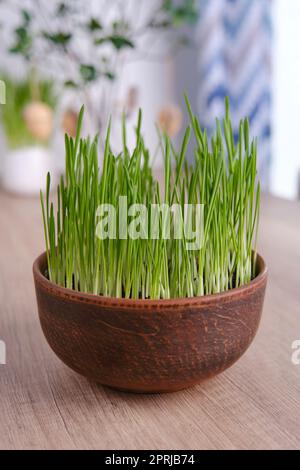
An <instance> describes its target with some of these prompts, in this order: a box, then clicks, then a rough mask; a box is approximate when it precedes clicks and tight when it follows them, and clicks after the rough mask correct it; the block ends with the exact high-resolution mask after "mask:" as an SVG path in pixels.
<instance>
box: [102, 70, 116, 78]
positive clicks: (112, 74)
mask: <svg viewBox="0 0 300 470" xmlns="http://www.w3.org/2000/svg"><path fill="white" fill-rule="evenodd" d="M104 76H105V77H106V78H108V80H114V79H115V78H116V76H115V74H114V73H113V72H105V73H104Z"/></svg>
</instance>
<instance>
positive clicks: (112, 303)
mask: <svg viewBox="0 0 300 470" xmlns="http://www.w3.org/2000/svg"><path fill="white" fill-rule="evenodd" d="M46 263H47V261H46V252H45V251H44V252H43V253H42V254H41V255H40V256H38V257H37V258H36V260H35V261H34V263H33V268H32V269H33V276H34V280H35V282H36V284H38V285H39V286H40V287H41V288H42V289H44V290H46V291H48V292H49V293H51V294H52V295H54V296H56V297H61V298H63V299H68V300H72V301H77V302H83V303H89V304H95V305H99V307H100V306H103V307H111V308H116V307H117V308H125V309H126V308H130V309H144V308H146V309H148V308H155V307H164V308H166V309H168V308H174V307H190V306H197V307H201V306H207V305H210V304H218V303H224V302H227V301H231V300H233V299H234V298H240V297H241V296H243V295H247V294H250V293H251V292H253V291H255V290H257V289H258V288H259V287H261V286H262V285H263V284H265V283H266V280H267V276H268V269H267V266H266V263H265V261H264V259H263V258H262V256H260V255H259V254H258V253H257V266H258V274H257V275H256V277H255V278H254V279H253V280H252V281H251V282H249V283H248V284H245V285H244V286H242V287H237V288H234V289H230V290H228V291H226V292H222V293H219V294H210V295H204V296H201V297H184V298H176V299H136V300H134V299H125V298H117V297H104V296H100V295H96V294H92V293H84V292H79V291H75V290H73V289H68V288H66V287H61V286H59V285H57V284H55V283H53V282H51V281H49V279H47V278H46V276H45V275H44V274H43V272H44V271H45V269H46Z"/></svg>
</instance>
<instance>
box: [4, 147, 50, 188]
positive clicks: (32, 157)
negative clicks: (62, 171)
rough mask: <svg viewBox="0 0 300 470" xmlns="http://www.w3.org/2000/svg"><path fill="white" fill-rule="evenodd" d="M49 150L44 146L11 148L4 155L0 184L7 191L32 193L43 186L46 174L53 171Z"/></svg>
mask: <svg viewBox="0 0 300 470" xmlns="http://www.w3.org/2000/svg"><path fill="white" fill-rule="evenodd" d="M53 160H54V159H53V155H52V154H51V152H50V151H49V150H48V149H46V148H44V147H39V146H37V147H27V148H20V149H17V150H12V151H9V152H8V153H6V155H5V156H4V162H3V168H2V186H3V187H4V188H5V189H7V190H8V191H12V192H14V193H19V194H28V195H34V194H38V193H39V191H40V189H44V188H45V184H46V175H47V172H48V171H50V172H51V175H53V174H54V173H53V172H54V162H53Z"/></svg>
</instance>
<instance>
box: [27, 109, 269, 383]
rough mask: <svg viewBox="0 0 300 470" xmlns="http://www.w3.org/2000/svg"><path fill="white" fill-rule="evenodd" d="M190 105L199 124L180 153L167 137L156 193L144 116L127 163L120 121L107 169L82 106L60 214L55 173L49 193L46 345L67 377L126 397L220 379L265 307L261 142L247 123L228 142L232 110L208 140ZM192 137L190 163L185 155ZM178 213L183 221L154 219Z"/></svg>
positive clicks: (40, 266) (40, 280)
mask: <svg viewBox="0 0 300 470" xmlns="http://www.w3.org/2000/svg"><path fill="white" fill-rule="evenodd" d="M186 102H187V108H188V111H189V115H190V121H191V125H190V126H189V127H188V128H187V130H186V133H185V136H184V139H183V143H182V146H181V149H180V150H179V152H177V151H176V150H175V149H174V147H173V145H172V143H171V142H170V139H169V138H168V137H167V136H166V135H165V136H161V147H162V152H163V155H164V162H165V167H164V188H163V191H162V192H161V189H160V185H159V183H158V182H157V181H156V180H155V178H154V176H153V174H152V171H151V160H150V156H149V152H148V151H147V148H146V146H145V143H144V140H143V137H142V134H141V113H140V114H139V119H138V123H137V126H136V147H135V149H134V151H133V152H132V153H131V152H130V151H129V150H128V148H127V144H126V123H125V120H124V121H123V148H122V150H121V152H120V153H119V154H118V155H114V154H113V153H112V151H111V147H110V125H109V126H108V131H107V135H106V140H105V150H104V158H103V168H102V172H100V171H99V168H98V158H97V139H95V140H93V141H91V140H90V139H81V138H80V127H81V123H82V115H83V110H82V111H81V115H80V119H79V126H78V131H77V135H76V138H75V139H72V138H69V137H67V136H66V178H65V179H63V178H62V179H61V181H60V184H59V185H58V188H57V204H56V213H55V210H54V205H53V203H52V202H51V201H50V198H49V193H50V176H49V175H48V178H47V188H46V197H45V201H44V196H43V194H42V193H41V203H42V213H43V221H44V228H45V240H46V253H45V254H43V255H42V256H41V257H40V258H39V259H38V260H37V261H36V262H35V264H34V277H35V283H36V292H37V299H38V306H39V314H40V319H41V324H42V327H43V330H44V332H45V335H46V337H47V339H48V341H49V344H50V346H51V347H52V348H53V349H54V351H55V352H56V353H57V354H58V355H59V356H60V357H61V358H62V359H63V360H64V361H65V362H66V363H67V364H68V365H70V366H71V367H72V368H73V369H75V370H77V371H78V372H80V373H83V374H84V375H86V376H88V377H90V378H93V379H95V380H98V381H99V382H101V383H104V384H106V385H111V386H114V387H116V388H120V389H126V390H133V391H148V392H149V391H171V390H178V389H180V388H184V387H186V386H188V385H191V384H194V383H196V382H198V381H199V380H201V379H203V378H206V377H208V376H211V375H213V374H216V373H218V372H220V371H221V370H224V369H225V368H226V367H228V366H229V365H231V364H232V363H233V362H234V361H235V360H237V359H238V358H239V357H240V356H241V354H242V353H243V352H244V351H245V350H246V349H247V347H248V346H249V344H250V342H251V341H252V339H253V337H254V335H255V333H256V330H257V327H258V323H259V319H260V315H261V311H262V305H263V298H264V290H265V286H266V278H267V273H266V268H265V265H264V262H263V260H262V258H261V257H260V256H259V255H257V253H256V248H255V246H256V236H257V226H258V218H259V203H260V187H259V183H258V182H257V174H256V173H257V172H256V160H257V145H256V141H255V140H254V141H253V142H250V138H249V124H248V120H247V119H245V120H243V121H241V124H240V135H239V142H238V144H237V145H236V144H235V143H234V139H233V133H232V126H231V121H230V115H229V103H228V101H227V102H226V115H225V118H224V120H223V122H222V124H221V123H220V122H219V121H218V120H217V123H216V132H215V134H214V136H213V137H212V139H211V142H210V143H209V141H208V137H207V133H206V131H205V130H202V129H201V128H200V125H199V121H198V119H197V117H196V116H195V115H194V114H193V111H192V109H191V106H190V104H189V102H188V100H186ZM191 130H192V131H193V133H194V137H195V147H194V163H193V164H189V163H188V162H187V159H186V153H187V150H188V144H189V140H190V134H191ZM124 198H125V199H124ZM124 200H126V204H127V206H126V208H125V206H124V205H122V204H123V203H124ZM174 204H175V206H176V208H178V209H179V213H180V216H179V218H178V217H175V215H174V213H173V212H170V213H169V216H166V215H165V213H164V211H163V210H159V211H158V212H155V213H154V212H153V211H152V208H153V206H155V208H157V206H158V207H159V208H160V209H162V208H163V209H166V208H167V207H173V205H174ZM187 206H188V208H190V211H186V210H185V208H186V207H187ZM128 207H129V210H127V209H128ZM132 207H134V211H131V209H130V208H132ZM99 208H100V210H99ZM111 208H116V210H115V212H114V211H112V214H110V215H112V217H111V218H109V217H107V214H109V213H110V210H111ZM102 209H103V210H102ZM125 209H126V210H125ZM149 209H150V210H149ZM180 209H182V211H181V212H180ZM198 209H199V211H198ZM124 212H125V213H126V215H125V218H124ZM141 214H143V215H144V217H141ZM184 214H187V217H184ZM199 214H200V218H197V217H198V215H199ZM99 219H100V222H99ZM186 220H187V222H186ZM145 221H146V223H145ZM153 221H155V223H154V225H155V227H154V228H155V229H156V231H155V235H154V236H153V232H152V231H151V229H152V225H153V224H151V222H153ZM124 226H125V229H124ZM149 227H151V228H149ZM167 228H168V230H167ZM120 229H122V230H120ZM123 229H124V230H123ZM187 229H190V231H188V230H187ZM191 229H192V230H191ZM197 234H198V235H199V237H198V238H197ZM192 239H193V240H192ZM195 239H197V242H198V243H196V244H193V243H192V245H191V243H190V242H191V241H195ZM70 331H71V334H70ZM76 347H78V351H77V350H76Z"/></svg>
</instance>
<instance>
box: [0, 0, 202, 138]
mask: <svg viewBox="0 0 300 470" xmlns="http://www.w3.org/2000/svg"><path fill="white" fill-rule="evenodd" d="M12 9H13V12H14V16H15V17H16V19H17V23H15V22H7V23H6V24H4V25H3V27H2V28H1V30H0V34H1V33H2V37H1V39H2V40H1V42H0V47H4V48H5V50H6V51H8V52H9V53H10V54H13V55H15V56H17V57H20V58H21V59H22V62H23V65H25V66H26V67H27V68H28V67H29V69H30V68H31V67H35V68H36V69H37V70H38V71H40V72H41V71H42V72H43V73H45V72H46V73H47V75H50V74H51V76H52V77H53V78H54V79H55V81H56V83H57V84H59V85H60V87H61V88H62V87H64V88H66V89H68V93H69V94H70V95H72V98H73V101H75V102H76V98H77V97H79V100H81V102H84V103H85V107H86V111H87V115H88V117H89V118H90V120H89V122H90V124H91V125H95V127H96V129H97V132H102V131H103V130H104V127H105V123H106V121H107V116H108V115H109V114H113V115H114V121H117V118H119V117H120V115H121V113H122V110H123V109H126V113H127V115H132V114H133V112H135V110H136V106H137V101H138V95H139V90H138V85H137V84H136V83H134V82H133V83H132V84H130V83H128V84H127V86H126V90H122V89H121V88H124V79H126V71H124V66H126V65H128V64H130V63H132V62H134V61H140V60H141V59H143V60H144V61H145V60H146V61H147V60H149V61H166V60H169V59H170V57H172V56H173V55H174V53H176V52H177V51H178V50H179V49H181V48H182V47H184V46H186V45H187V44H188V43H189V40H188V37H187V35H186V34H184V30H183V29H182V27H184V26H185V25H193V24H195V22H196V21H197V18H198V12H197V5H196V2H195V0H179V1H174V0H158V1H157V0H156V1H155V2H149V1H148V0H133V1H131V2H113V1H106V0H99V1H98V2H93V1H91V0H88V1H86V2H82V1H81V0H64V1H61V0H53V1H52V2H49V1H47V0H40V1H39V2H36V1H35V0H28V1H26V2H25V3H24V2H21V3H20V2H12V1H11V0H10V1H5V0H2V2H1V5H0V14H1V15H2V16H3V17H5V15H6V14H7V12H9V13H10V14H11V10H12ZM121 85H122V87H121ZM72 106H73V105H72ZM72 111H76V112H77V110H76V107H75V109H73V110H72Z"/></svg>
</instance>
